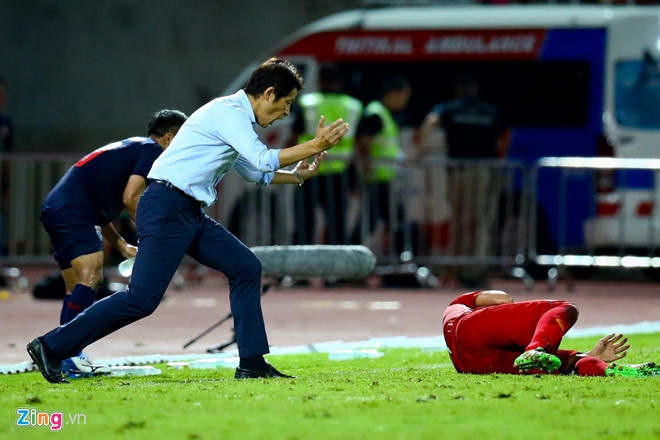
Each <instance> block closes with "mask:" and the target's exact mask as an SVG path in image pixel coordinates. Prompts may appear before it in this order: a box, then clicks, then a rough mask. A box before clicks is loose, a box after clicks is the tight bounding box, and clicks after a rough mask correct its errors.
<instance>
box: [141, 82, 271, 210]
mask: <svg viewBox="0 0 660 440" xmlns="http://www.w3.org/2000/svg"><path fill="white" fill-rule="evenodd" d="M255 123H256V119H255V116H254V111H253V110H252V106H251V105H250V100H249V99H248V96H247V95H246V94H245V92H244V91H243V90H239V91H238V92H236V93H234V94H233V95H229V96H223V97H221V98H216V99H214V100H212V101H210V102H208V103H207V104H205V105H203V106H202V107H200V108H199V109H197V110H196V111H195V112H194V113H193V114H192V115H190V117H189V118H188V119H187V120H186V122H185V123H184V124H183V125H182V126H181V128H180V129H179V132H178V133H177V134H176V136H175V137H174V139H173V140H172V143H171V144H170V145H169V147H167V149H166V150H165V151H163V153H162V154H161V155H160V156H159V157H158V159H157V160H156V161H155V162H154V164H153V166H152V167H151V171H150V172H149V176H148V178H150V179H160V180H167V181H168V182H170V183H172V184H173V185H174V186H176V187H177V188H179V189H181V190H182V191H183V192H185V193H186V194H188V195H190V196H192V197H194V198H195V199H197V200H199V201H200V202H204V203H205V204H206V206H210V205H212V204H213V203H215V201H216V199H217V192H216V189H215V187H216V185H217V184H218V182H220V180H222V178H223V177H224V175H225V174H226V173H227V172H228V171H229V169H230V168H232V167H234V169H235V170H236V171H237V172H238V173H239V174H240V175H241V177H243V179H245V180H247V181H250V182H255V183H257V184H259V185H263V186H266V185H268V184H270V182H271V181H272V180H273V176H274V174H275V171H277V169H279V168H280V161H279V157H278V154H279V150H271V149H268V147H266V145H264V144H263V143H262V142H261V141H260V140H259V138H258V136H257V133H256V132H255V131H254V124H255Z"/></svg>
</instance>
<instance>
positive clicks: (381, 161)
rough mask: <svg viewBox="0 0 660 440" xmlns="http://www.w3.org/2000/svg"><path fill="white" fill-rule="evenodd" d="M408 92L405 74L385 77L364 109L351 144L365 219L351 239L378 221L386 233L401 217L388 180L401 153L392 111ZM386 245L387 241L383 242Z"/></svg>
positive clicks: (397, 109)
mask: <svg viewBox="0 0 660 440" xmlns="http://www.w3.org/2000/svg"><path fill="white" fill-rule="evenodd" d="M411 92H412V88H411V86H410V83H409V82H408V80H407V78H405V77H403V76H392V77H388V78H386V79H385V80H384V82H383V89H382V94H381V97H380V99H378V100H375V101H372V102H370V103H369V104H368V105H367V106H366V107H365V109H364V114H363V116H362V119H361V120H360V123H359V125H358V128H357V133H356V137H355V139H356V143H355V145H356V161H357V163H358V169H359V172H360V176H361V179H362V183H363V189H364V193H363V197H366V198H367V200H368V205H367V206H368V207H369V222H368V230H366V231H365V230H363V228H364V225H363V224H359V225H358V227H357V228H356V230H355V231H354V234H353V242H354V243H364V242H365V239H366V238H367V237H365V233H367V234H371V233H373V232H374V231H375V230H376V228H377V226H378V223H379V222H382V223H383V224H384V227H385V237H390V236H391V232H392V230H391V226H392V222H393V221H395V220H396V221H400V220H402V213H401V207H400V206H398V204H396V203H394V198H393V194H392V183H393V181H394V180H395V179H396V177H397V176H396V164H395V163H394V161H395V159H397V158H400V157H402V156H403V151H402V149H401V145H400V140H399V125H398V124H397V122H396V121H395V119H394V116H393V113H397V112H400V111H402V110H404V109H405V108H406V106H407V105H408V101H409V100H410V94H411ZM363 206H365V205H363ZM386 241H387V240H386ZM388 245H391V243H385V246H388ZM385 250H387V249H385ZM390 250H391V249H390Z"/></svg>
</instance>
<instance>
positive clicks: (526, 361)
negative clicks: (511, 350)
mask: <svg viewBox="0 0 660 440" xmlns="http://www.w3.org/2000/svg"><path fill="white" fill-rule="evenodd" d="M513 366H514V367H516V368H517V369H518V371H520V372H521V373H528V372H531V371H532V370H540V371H541V372H545V373H552V372H553V371H556V370H557V369H559V367H561V360H559V358H558V357H557V356H555V355H554V354H550V353H546V352H545V349H543V348H541V347H539V348H535V349H533V350H527V351H526V352H524V353H523V354H521V355H520V356H518V357H517V358H516V360H515V361H513Z"/></svg>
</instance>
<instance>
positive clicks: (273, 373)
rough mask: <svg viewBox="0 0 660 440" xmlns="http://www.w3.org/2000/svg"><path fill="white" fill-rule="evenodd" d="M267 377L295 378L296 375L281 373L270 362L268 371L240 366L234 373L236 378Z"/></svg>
mask: <svg viewBox="0 0 660 440" xmlns="http://www.w3.org/2000/svg"><path fill="white" fill-rule="evenodd" d="M265 377H281V378H284V379H294V378H295V377H296V376H289V375H288V374H283V373H280V372H279V371H277V370H276V369H275V367H273V366H272V365H270V364H268V369H267V370H266V371H256V370H247V369H245V368H241V367H238V368H237V369H236V374H235V375H234V378H236V379H259V378H265Z"/></svg>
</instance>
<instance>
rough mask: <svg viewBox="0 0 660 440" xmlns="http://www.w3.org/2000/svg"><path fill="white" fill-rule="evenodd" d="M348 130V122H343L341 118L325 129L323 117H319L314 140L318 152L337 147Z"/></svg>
mask: <svg viewBox="0 0 660 440" xmlns="http://www.w3.org/2000/svg"><path fill="white" fill-rule="evenodd" d="M348 129H349V126H348V122H344V120H343V119H341V118H339V119H337V120H336V121H334V122H333V123H332V124H330V125H328V126H327V127H325V116H321V118H320V119H319V125H318V127H317V128H316V137H315V138H314V139H315V140H316V141H317V142H318V145H319V147H320V150H322V151H324V150H327V149H330V148H332V147H334V146H335V145H337V144H338V143H339V141H341V139H342V138H343V137H344V135H346V133H348Z"/></svg>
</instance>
